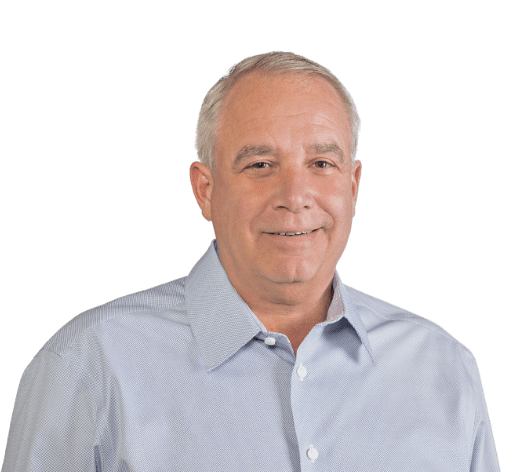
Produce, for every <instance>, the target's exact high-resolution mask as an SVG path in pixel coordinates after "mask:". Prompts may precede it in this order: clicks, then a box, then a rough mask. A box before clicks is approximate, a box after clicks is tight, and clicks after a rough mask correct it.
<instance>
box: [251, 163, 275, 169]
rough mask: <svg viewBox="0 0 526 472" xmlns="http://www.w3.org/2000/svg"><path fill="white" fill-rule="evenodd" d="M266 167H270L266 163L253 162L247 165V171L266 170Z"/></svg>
mask: <svg viewBox="0 0 526 472" xmlns="http://www.w3.org/2000/svg"><path fill="white" fill-rule="evenodd" d="M267 167H270V164H269V163H268V162H255V163H254V164H251V165H249V166H248V167H247V169H266V168H267Z"/></svg>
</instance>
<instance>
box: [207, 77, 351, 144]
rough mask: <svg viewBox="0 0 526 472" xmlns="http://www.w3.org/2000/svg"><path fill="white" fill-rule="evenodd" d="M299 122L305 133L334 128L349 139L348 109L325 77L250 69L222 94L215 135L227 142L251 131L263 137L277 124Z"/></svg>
mask: <svg viewBox="0 0 526 472" xmlns="http://www.w3.org/2000/svg"><path fill="white" fill-rule="evenodd" d="M300 125H301V126H303V127H304V128H305V130H307V131H306V133H309V132H310V131H316V132H319V131H320V130H328V131H332V132H336V134H338V135H340V139H341V140H344V141H349V143H350V133H351V128H350V122H349V116H348V114H347V110H346V108H345V106H344V104H343V101H342V99H341V98H340V96H339V94H338V92H337V91H336V90H335V89H334V87H333V86H332V85H331V84H330V83H329V82H328V81H327V80H325V79H323V78H321V77H320V76H317V75H312V74H311V75H306V74H299V73H286V74H276V75H268V74H261V73H251V74H248V75H247V76H245V77H243V78H241V79H240V80H239V81H238V82H237V83H236V84H235V85H234V87H233V88H232V89H231V90H230V91H229V93H228V95H227V97H226V98H225V100H224V102H223V106H222V110H221V115H220V120H219V127H218V135H217V138H218V141H223V142H225V141H227V142H228V143H231V142H232V140H239V139H244V138H247V139H248V138H249V137H250V135H256V137H258V138H260V139H263V138H264V135H265V134H267V132H268V134H269V135H270V134H272V133H275V132H279V131H280V127H281V128H283V127H286V126H292V127H296V128H298V127H299V126H300ZM309 130H310V131H309ZM218 144H219V143H218ZM224 144H226V143H224ZM245 144H246V143H245ZM253 144H261V143H253ZM341 144H342V145H344V144H345V143H341ZM221 147H222V146H221ZM344 147H347V146H344ZM346 154H347V153H346Z"/></svg>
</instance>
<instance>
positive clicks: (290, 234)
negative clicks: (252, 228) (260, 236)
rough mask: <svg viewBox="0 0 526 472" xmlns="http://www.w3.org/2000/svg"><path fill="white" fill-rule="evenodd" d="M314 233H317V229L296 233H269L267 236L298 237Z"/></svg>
mask: <svg viewBox="0 0 526 472" xmlns="http://www.w3.org/2000/svg"><path fill="white" fill-rule="evenodd" d="M314 231H317V229H312V230H310V231H298V232H297V233H294V232H285V233H269V234H276V235H279V236H299V235H300V234H309V233H313V232H314Z"/></svg>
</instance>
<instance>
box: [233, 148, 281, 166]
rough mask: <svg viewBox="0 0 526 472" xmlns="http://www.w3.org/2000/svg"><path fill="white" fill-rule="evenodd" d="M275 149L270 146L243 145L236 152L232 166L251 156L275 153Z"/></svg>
mask: <svg viewBox="0 0 526 472" xmlns="http://www.w3.org/2000/svg"><path fill="white" fill-rule="evenodd" d="M275 153H276V150H275V149H274V148H272V147H270V146H264V145H263V146H250V145H249V146H243V147H242V148H241V150H240V151H239V152H238V153H237V155H236V158H235V159H234V163H233V164H232V165H233V166H234V167H235V166H237V165H239V164H240V163H241V162H243V161H244V160H245V159H248V158H249V157H253V156H268V155H270V154H275Z"/></svg>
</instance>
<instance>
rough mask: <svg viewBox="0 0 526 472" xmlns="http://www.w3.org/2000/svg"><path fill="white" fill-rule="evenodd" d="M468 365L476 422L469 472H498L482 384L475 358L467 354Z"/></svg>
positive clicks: (495, 451)
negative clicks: (475, 407)
mask: <svg viewBox="0 0 526 472" xmlns="http://www.w3.org/2000/svg"><path fill="white" fill-rule="evenodd" d="M468 365H469V366H470V373H471V379H472V382H473V389H474V392H475V401H476V406H477V412H478V415H477V422H476V425H475V426H476V429H475V432H474V442H473V452H472V456H471V468H470V472H499V471H500V468H499V461H498V458H497V450H496V448H495V441H494V439H493V433H492V431H491V424H490V421H489V415H488V409H487V406H486V401H485V399H484V392H483V390H482V382H481V380H480V373H479V370H478V367H477V362H476V361H475V358H474V357H473V356H472V355H471V354H469V359H468Z"/></svg>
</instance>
